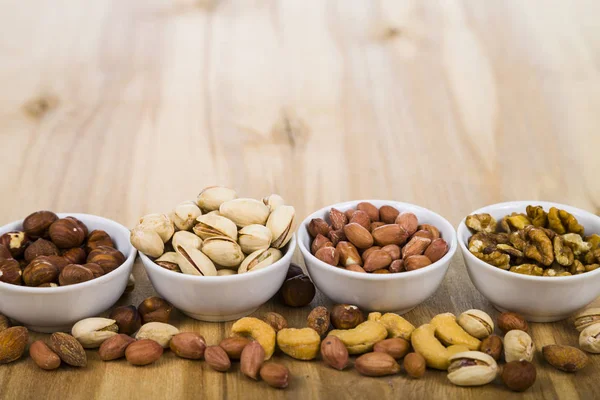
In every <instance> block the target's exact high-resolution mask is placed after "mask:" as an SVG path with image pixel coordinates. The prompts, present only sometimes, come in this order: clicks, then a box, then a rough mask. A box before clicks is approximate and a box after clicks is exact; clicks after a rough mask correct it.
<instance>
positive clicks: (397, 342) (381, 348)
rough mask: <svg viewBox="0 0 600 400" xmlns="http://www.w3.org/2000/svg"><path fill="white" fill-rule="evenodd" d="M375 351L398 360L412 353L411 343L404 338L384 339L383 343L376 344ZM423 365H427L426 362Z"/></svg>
mask: <svg viewBox="0 0 600 400" xmlns="http://www.w3.org/2000/svg"><path fill="white" fill-rule="evenodd" d="M373 351H375V352H382V353H387V354H389V355H390V356H392V357H394V359H396V360H398V359H400V358H403V357H404V356H406V354H408V352H409V351H410V343H409V342H408V341H407V340H405V339H402V338H390V339H384V340H382V341H381V342H378V343H375V346H373ZM423 363H425V361H424V360H423Z"/></svg>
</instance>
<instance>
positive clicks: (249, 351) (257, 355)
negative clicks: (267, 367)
mask: <svg viewBox="0 0 600 400" xmlns="http://www.w3.org/2000/svg"><path fill="white" fill-rule="evenodd" d="M264 361H265V350H264V349H263V348H262V346H261V345H260V343H258V342H250V343H249V344H248V345H247V346H246V347H244V350H242V355H241V357H240V371H241V372H242V374H244V375H246V376H247V377H248V378H252V379H254V380H257V379H258V373H259V371H260V368H261V367H262V364H263V362H264Z"/></svg>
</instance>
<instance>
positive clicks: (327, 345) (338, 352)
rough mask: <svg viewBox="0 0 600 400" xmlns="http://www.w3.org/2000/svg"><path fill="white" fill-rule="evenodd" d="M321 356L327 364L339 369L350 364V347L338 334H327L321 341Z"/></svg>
mask: <svg viewBox="0 0 600 400" xmlns="http://www.w3.org/2000/svg"><path fill="white" fill-rule="evenodd" d="M321 358H322V359H323V361H324V362H325V364H327V365H329V366H330V367H331V368H335V369H337V370H340V371H341V370H343V369H344V368H346V367H347V366H348V349H346V346H345V345H344V343H343V342H342V341H341V340H340V339H339V338H338V337H336V336H327V337H326V338H325V339H323V341H322V342H321Z"/></svg>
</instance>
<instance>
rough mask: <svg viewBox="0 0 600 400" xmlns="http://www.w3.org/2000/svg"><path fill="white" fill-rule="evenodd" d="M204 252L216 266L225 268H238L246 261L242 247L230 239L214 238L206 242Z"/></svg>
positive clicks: (224, 237) (225, 237)
mask: <svg viewBox="0 0 600 400" xmlns="http://www.w3.org/2000/svg"><path fill="white" fill-rule="evenodd" d="M202 252H203V253H204V254H206V255H207V256H208V258H210V259H211V261H212V262H214V263H215V264H218V265H221V266H223V267H237V266H238V265H240V263H241V262H242V261H244V253H242V249H241V248H240V246H239V245H238V244H237V243H236V242H235V241H234V240H233V239H231V238H230V237H227V236H213V237H210V238H208V239H206V240H205V241H204V244H203V245H202Z"/></svg>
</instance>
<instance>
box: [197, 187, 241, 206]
mask: <svg viewBox="0 0 600 400" xmlns="http://www.w3.org/2000/svg"><path fill="white" fill-rule="evenodd" d="M236 197H237V194H236V192H235V190H233V189H229V188H226V187H223V186H209V187H207V188H204V190H202V191H201V192H200V194H199V195H198V197H197V199H196V203H197V204H198V207H200V208H201V209H203V210H204V211H214V210H218V209H219V206H220V205H221V204H223V203H224V202H226V201H229V200H233V199H235V198H236Z"/></svg>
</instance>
